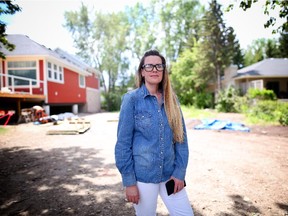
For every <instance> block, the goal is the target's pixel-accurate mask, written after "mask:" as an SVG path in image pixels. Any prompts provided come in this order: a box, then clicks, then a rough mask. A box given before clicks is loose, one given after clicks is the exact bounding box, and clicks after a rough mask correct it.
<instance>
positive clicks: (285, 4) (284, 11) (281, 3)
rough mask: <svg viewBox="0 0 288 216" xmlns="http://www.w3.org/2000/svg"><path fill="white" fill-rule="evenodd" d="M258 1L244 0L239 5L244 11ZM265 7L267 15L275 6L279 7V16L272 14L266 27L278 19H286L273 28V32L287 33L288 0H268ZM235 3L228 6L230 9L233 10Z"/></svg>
mask: <svg viewBox="0 0 288 216" xmlns="http://www.w3.org/2000/svg"><path fill="white" fill-rule="evenodd" d="M256 2H258V0H253V1H252V0H242V1H240V3H239V7H240V8H242V9H243V10H244V11H246V10H247V9H249V8H251V7H252V5H253V4H254V3H256ZM264 5H265V7H264V11H263V13H264V14H266V15H267V16H269V15H270V12H271V11H273V10H275V8H277V7H279V17H278V18H276V17H272V16H270V17H269V19H268V20H267V21H266V23H265V24H264V27H265V28H269V27H271V26H274V25H275V24H276V21H277V19H279V18H280V19H282V18H283V19H285V21H284V22H283V24H282V25H280V26H279V27H278V28H277V29H273V30H272V32H273V33H276V32H279V33H281V32H282V33H285V32H286V33H287V32H288V1H287V0H273V1H271V0H266V1H265V4H264ZM233 7H234V4H230V5H229V6H228V8H227V10H228V11H230V10H232V9H233Z"/></svg>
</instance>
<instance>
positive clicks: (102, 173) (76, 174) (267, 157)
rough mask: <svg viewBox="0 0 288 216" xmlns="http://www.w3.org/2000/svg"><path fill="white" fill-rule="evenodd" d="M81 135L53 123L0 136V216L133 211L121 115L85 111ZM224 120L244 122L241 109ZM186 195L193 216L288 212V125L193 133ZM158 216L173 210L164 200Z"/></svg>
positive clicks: (10, 129)
mask: <svg viewBox="0 0 288 216" xmlns="http://www.w3.org/2000/svg"><path fill="white" fill-rule="evenodd" d="M84 117H85V119H87V120H90V121H91V124H92V126H91V128H90V129H89V130H88V131H86V132H85V133H83V134H79V135H48V134H47V131H48V130H50V129H51V128H53V127H54V125H53V124H52V123H47V124H42V125H35V124H33V123H26V124H20V125H17V126H6V129H7V131H6V132H5V133H1V134H0V215H2V216H6V215H7V216H8V215H27V216H28V215H33V216H34V215H37V216H38V215H51V216H52V215H53V216H55V215H61V216H62V215H80V216H84V215H85V216H86V215H113V216H114V215H123V216H126V215H134V210H133V207H132V205H131V203H127V202H126V201H125V196H124V191H123V187H122V183H121V177H120V174H119V173H118V171H117V169H116V167H115V164H114V145H115V142H116V130H117V119H118V114H117V113H98V114H93V115H86V116H84ZM217 118H218V119H224V120H231V121H237V122H241V121H243V117H242V116H241V115H239V114H220V115H219V116H218V117H217ZM199 122H200V121H199V120H195V119H186V125H187V134H188V140H189V148H190V160H189V165H188V169H187V175H186V182H187V186H186V189H187V192H188V195H189V199H190V202H191V205H192V207H193V209H194V212H195V215H196V216H197V215H199V216H202V215H203V216H204V215H208V216H210V215H217V216H230V215H231V216H232V215H233V216H234V215H236V216H237V215H239V216H240V215H241V216H243V215H247V216H248V215H249V216H250V215H251V216H252V215H253V216H256V215H257V216H258V215H269V216H270V215H277V216H278V215H282V216H284V215H286V216H287V215H288V127H280V126H265V127H263V126H251V127H250V129H251V131H250V132H237V131H212V130H194V129H193V127H194V126H195V125H196V124H198V123H199ZM157 213H158V214H157V215H158V216H165V215H168V213H167V211H166V208H165V206H164V205H163V203H162V201H161V200H160V199H159V200H158V208H157Z"/></svg>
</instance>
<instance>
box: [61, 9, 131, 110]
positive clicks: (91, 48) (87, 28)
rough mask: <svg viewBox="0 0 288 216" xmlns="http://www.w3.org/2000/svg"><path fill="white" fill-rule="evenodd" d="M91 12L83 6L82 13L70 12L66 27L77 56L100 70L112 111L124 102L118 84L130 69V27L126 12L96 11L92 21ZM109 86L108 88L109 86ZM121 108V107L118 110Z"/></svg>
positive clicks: (66, 17) (67, 14)
mask: <svg viewBox="0 0 288 216" xmlns="http://www.w3.org/2000/svg"><path fill="white" fill-rule="evenodd" d="M89 14H92V13H91V12H89V11H88V8H87V7H86V6H85V5H83V4H82V6H81V8H80V11H79V12H77V11H76V12H66V13H65V19H66V24H65V26H66V27H67V28H68V29H69V31H70V32H71V33H72V37H73V39H74V43H75V45H76V48H78V50H79V52H78V53H77V54H78V55H79V56H80V57H82V58H83V59H84V60H85V61H86V62H87V63H89V64H91V65H93V66H94V67H95V68H96V69H98V70H100V72H101V74H102V76H101V84H102V86H103V87H104V97H106V99H107V100H108V101H106V102H107V104H108V110H112V109H115V108H117V107H116V106H115V104H113V103H114V102H115V98H118V99H119V98H120V97H121V95H120V92H117V89H116V88H115V87H116V82H117V80H118V78H119V74H120V73H121V77H122V78H123V77H125V76H123V73H125V72H126V71H127V69H128V65H129V61H128V58H127V56H126V50H127V49H128V47H127V36H128V33H129V26H128V22H127V16H126V15H125V13H124V12H118V13H101V12H97V11H95V13H94V14H93V17H94V19H93V20H91V19H90V17H89ZM106 84H108V86H106ZM118 99H117V100H118ZM118 108H119V107H118Z"/></svg>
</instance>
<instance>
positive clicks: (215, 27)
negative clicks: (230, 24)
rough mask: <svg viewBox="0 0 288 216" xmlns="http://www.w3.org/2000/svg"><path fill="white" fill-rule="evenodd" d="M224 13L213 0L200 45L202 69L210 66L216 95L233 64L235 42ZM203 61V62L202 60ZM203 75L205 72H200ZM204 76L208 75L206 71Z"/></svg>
mask: <svg viewBox="0 0 288 216" xmlns="http://www.w3.org/2000/svg"><path fill="white" fill-rule="evenodd" d="M222 16H223V12H222V10H221V5H219V4H218V3H217V1H216V0H212V1H211V3H210V4H209V8H208V10H207V11H206V13H205V15H204V17H203V19H202V24H203V29H202V33H201V36H202V40H201V41H200V43H199V49H200V50H201V55H202V56H204V58H203V57H202V58H201V59H203V61H202V62H200V64H201V66H200V68H203V69H204V68H207V61H208V65H211V66H209V67H210V68H211V69H212V70H210V73H211V76H210V77H211V81H212V82H213V83H215V86H216V92H215V93H216V95H217V93H218V92H219V91H220V90H221V88H222V87H221V76H222V75H223V73H224V69H225V68H226V67H227V66H229V65H230V64H231V63H232V57H233V47H234V42H235V41H234V40H233V37H232V36H231V35H232V34H233V31H232V28H226V26H225V23H224V21H223V18H222ZM200 61H201V60H200ZM200 72H201V73H203V70H200ZM204 72H205V73H204V74H206V73H207V71H206V70H204Z"/></svg>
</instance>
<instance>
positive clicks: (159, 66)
mask: <svg viewBox="0 0 288 216" xmlns="http://www.w3.org/2000/svg"><path fill="white" fill-rule="evenodd" d="M154 67H155V68H156V70H157V71H163V70H164V68H165V64H155V65H153V64H145V65H143V66H142V68H143V69H144V70H145V71H146V72H151V71H153V69H154Z"/></svg>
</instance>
